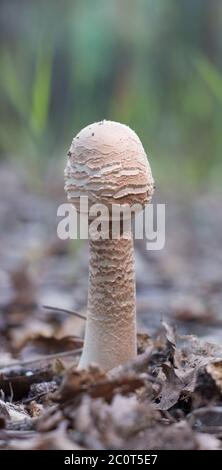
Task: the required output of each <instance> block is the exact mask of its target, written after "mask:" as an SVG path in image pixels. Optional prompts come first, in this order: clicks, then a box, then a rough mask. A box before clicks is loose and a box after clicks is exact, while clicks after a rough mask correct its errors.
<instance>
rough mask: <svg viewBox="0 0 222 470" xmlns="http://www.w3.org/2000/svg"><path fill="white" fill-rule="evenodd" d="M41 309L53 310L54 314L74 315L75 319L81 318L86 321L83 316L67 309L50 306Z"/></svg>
mask: <svg viewBox="0 0 222 470" xmlns="http://www.w3.org/2000/svg"><path fill="white" fill-rule="evenodd" d="M42 307H43V308H45V309H46V310H55V311H56V312H61V313H67V315H74V316H75V317H79V318H82V319H83V320H86V317H85V315H83V314H82V313H79V312H75V311H73V310H68V309H67V308H60V307H52V306H51V305H42Z"/></svg>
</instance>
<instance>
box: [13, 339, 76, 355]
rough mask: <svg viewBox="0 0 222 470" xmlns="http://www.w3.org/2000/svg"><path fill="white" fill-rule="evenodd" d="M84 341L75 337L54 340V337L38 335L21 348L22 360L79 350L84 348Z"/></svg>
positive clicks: (27, 340)
mask: <svg viewBox="0 0 222 470" xmlns="http://www.w3.org/2000/svg"><path fill="white" fill-rule="evenodd" d="M82 343H83V341H82V339H81V338H79V339H78V338H76V337H73V336H66V337H63V338H60V339H58V338H54V337H53V336H49V337H47V336H42V335H37V336H36V337H33V338H29V339H25V341H24V342H23V344H22V345H21V348H20V351H19V353H20V357H21V358H22V359H28V358H29V359H32V358H34V357H36V356H37V357H38V356H41V355H47V354H54V353H59V352H65V351H72V350H74V349H79V348H81V346H82Z"/></svg>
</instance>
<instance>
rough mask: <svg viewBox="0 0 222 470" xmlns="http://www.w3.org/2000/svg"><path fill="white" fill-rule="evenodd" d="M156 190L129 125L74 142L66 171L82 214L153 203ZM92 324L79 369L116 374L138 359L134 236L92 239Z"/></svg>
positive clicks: (97, 126)
mask: <svg viewBox="0 0 222 470" xmlns="http://www.w3.org/2000/svg"><path fill="white" fill-rule="evenodd" d="M153 190H154V182H153V178H152V173H151V169H150V166H149V163H148V160H147V156H146V153H145V151H144V148H143V146H142V143H141V141H140V139H139V138H138V136H137V135H136V133H135V132H134V131H133V130H131V129H130V128H129V127H128V126H126V125H124V124H120V123H118V122H113V121H101V122H96V123H93V124H91V125H89V126H87V127H85V128H84V129H82V130H81V131H80V132H79V134H78V135H77V136H76V137H75V138H74V139H73V141H72V144H71V147H70V150H69V152H68V161H67V165H66V169H65V191H66V193H67V198H68V200H69V201H70V202H72V204H74V206H75V207H76V208H77V209H78V210H79V207H80V196H88V200H89V205H92V204H94V203H100V204H105V205H106V207H108V208H109V214H110V217H111V216H112V212H111V207H112V205H113V204H115V205H116V204H120V205H126V204H128V205H129V206H130V208H131V207H132V206H133V205H135V204H138V203H139V204H140V205H141V206H142V207H144V206H145V204H147V203H149V202H150V201H151V198H152V194H153ZM89 251H90V257H89V286H88V307H87V321H86V331H85V340H84V347H83V353H82V356H81V358H80V363H79V368H86V367H87V366H88V365H89V364H91V363H96V364H97V365H99V366H100V367H101V368H102V369H104V370H110V369H112V368H114V367H116V366H118V365H120V364H124V363H126V362H128V361H129V360H131V359H134V358H135V357H136V354H137V337H136V292H135V266H134V248H133V237H132V233H130V237H129V238H128V239H127V238H125V237H124V236H123V233H121V234H120V237H119V239H111V238H109V239H99V240H94V239H92V238H91V239H89Z"/></svg>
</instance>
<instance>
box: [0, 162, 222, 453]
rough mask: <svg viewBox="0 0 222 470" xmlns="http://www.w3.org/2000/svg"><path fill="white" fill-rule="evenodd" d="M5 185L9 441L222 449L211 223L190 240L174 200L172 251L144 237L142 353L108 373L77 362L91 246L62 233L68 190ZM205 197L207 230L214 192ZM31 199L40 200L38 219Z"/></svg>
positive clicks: (221, 351)
mask: <svg viewBox="0 0 222 470" xmlns="http://www.w3.org/2000/svg"><path fill="white" fill-rule="evenodd" d="M10 171H11V170H9V169H7V168H6V169H5V172H6V173H7V172H10ZM3 174H4V172H3ZM10 174H11V173H10ZM4 179H5V177H4ZM7 179H8V178H7ZM0 183H1V176H0ZM3 186H4V185H3ZM3 186H2V184H0V197H1V203H2V204H3V205H5V210H4V211H3V215H2V216H1V214H0V222H1V227H3V229H2V237H1V238H2V242H1V243H2V244H1V247H0V261H1V268H0V345H1V346H0V449H33V450H34V449H70V450H74V449H186V450H189V449H194V450H200V449H222V346H221V345H220V340H221V338H222V336H221V333H220V328H218V327H219V326H221V320H222V315H221V307H220V306H221V301H222V296H221V292H222V291H221V281H220V278H221V274H222V273H221V271H220V268H221V259H220V256H219V255H218V260H212V256H211V252H210V248H209V243H207V242H208V241H209V240H208V239H207V238H206V237H207V236H208V235H207V231H205V232H204V230H202V231H201V233H200V232H198V227H196V229H195V230H196V239H195V230H194V231H193V234H192V236H193V244H192V246H190V245H188V242H187V240H189V243H190V230H189V231H188V233H187V234H186V228H184V231H183V233H180V232H179V233H178V230H175V227H176V228H178V227H180V226H182V225H181V223H179V217H180V216H179V215H178V207H177V206H176V204H175V203H174V204H171V206H170V207H171V209H170V210H171V211H172V213H171V218H172V220H173V221H174V225H173V228H172V232H171V233H170V236H169V242H168V248H167V250H164V251H163V252H161V253H160V254H159V255H158V257H156V258H155V257H154V255H153V254H152V253H147V252H146V253H144V251H143V250H144V248H142V245H140V244H139V243H138V244H137V246H136V262H137V282H138V326H139V331H142V332H139V333H138V356H137V358H136V359H135V360H134V361H132V362H130V363H128V364H125V365H123V366H120V367H118V368H116V369H113V370H111V371H109V372H108V373H105V372H104V371H102V370H99V369H98V368H97V367H96V366H95V365H92V366H91V367H89V368H88V369H87V370H78V369H77V364H78V358H79V355H80V353H81V349H82V344H83V339H82V338H83V334H84V325H85V323H84V318H85V305H86V293H87V253H85V250H83V251H81V250H80V254H79V259H78V254H76V255H75V256H74V254H73V252H70V247H69V245H68V244H67V243H66V242H64V243H61V242H60V241H59V242H58V240H57V239H56V236H55V234H56V217H55V214H56V208H57V202H59V201H60V202H61V200H62V198H63V195H62V194H61V193H59V194H58V201H55V195H54V193H53V197H51V196H50V193H48V194H46V196H45V197H43V196H39V195H36V194H35V195H34V194H32V193H29V192H28V191H27V188H24V187H23V185H18V187H17V189H16V191H17V192H18V197H16V198H15V196H14V194H12V195H11V197H10V194H9V193H8V194H7V199H6V197H5V192H3V193H2V194H1V187H3ZM196 205H197V206H198V209H200V214H202V217H203V219H202V229H203V228H204V220H205V219H206V220H207V213H206V214H205V212H204V211H205V210H207V209H206V208H207V207H208V206H209V207H210V210H211V212H212V200H210V201H206V200H205V201H204V200H201V201H198V200H197V203H196ZM24 206H28V207H30V208H31V210H30V213H29V217H28V218H27V220H25V219H24V218H23V219H22V218H21V214H22V213H23V210H24ZM220 207H221V206H220V203H219V202H218V208H220ZM12 209H13V214H14V215H13V218H12V219H11V220H10V221H8V218H7V217H5V216H4V214H6V212H7V211H11V212H12ZM40 209H41V215H40ZM180 211H181V205H179V212H180ZM215 213H217V214H219V210H217V209H216V208H215ZM52 214H54V216H52ZM3 216H4V217H3ZM1 217H3V219H4V220H3V219H1ZM22 220H23V221H22ZM219 222H220V221H218V220H217V221H215V226H214V227H212V230H213V232H212V233H219V227H221V224H220V225H219ZM7 224H8V225H7ZM183 226H184V227H185V225H184V224H183ZM27 229H28V234H29V236H28V237H27V236H26V233H27ZM173 229H174V230H173ZM188 234H189V237H188ZM177 237H180V239H179V238H177ZM49 240H50V241H49ZM178 240H179V241H178ZM181 240H183V243H182V242H181ZM197 240H198V250H196V249H195V248H196V245H197ZM177 246H180V251H181V256H180V257H179V256H178V254H177V253H176V252H175V247H177ZM219 248H220V240H219V239H218V240H217V239H215V240H214V250H217V252H218V253H220V250H219ZM207 250H209V252H207ZM190 254H192V261H193V262H192V263H190V262H188V259H189V256H190ZM213 263H214V264H213ZM196 266H198V269H197V270H196ZM148 274H149V278H148V280H146V276H147V275H148ZM42 305H45V306H46V307H47V310H45V308H43V307H42ZM53 305H54V307H53ZM162 312H164V321H160V319H161V316H162ZM172 323H173V324H174V327H172V326H171V325H172ZM175 325H176V327H175ZM70 332H71V333H72V335H70ZM191 332H192V333H193V334H192V335H191V334H190V333H191ZM194 333H195V334H194ZM212 339H213V340H214V342H212Z"/></svg>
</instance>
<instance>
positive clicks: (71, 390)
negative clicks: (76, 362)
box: [55, 367, 144, 402]
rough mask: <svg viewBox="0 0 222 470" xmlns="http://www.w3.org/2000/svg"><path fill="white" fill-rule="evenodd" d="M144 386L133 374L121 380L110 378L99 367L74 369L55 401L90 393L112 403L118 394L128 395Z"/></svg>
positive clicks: (68, 375)
mask: <svg viewBox="0 0 222 470" xmlns="http://www.w3.org/2000/svg"><path fill="white" fill-rule="evenodd" d="M143 385H144V380H143V379H142V378H140V377H137V376H135V375H133V374H131V375H130V374H128V375H125V376H121V378H108V376H107V375H106V374H105V373H104V372H102V371H100V369H98V368H97V367H90V368H89V369H88V370H76V369H72V370H69V371H68V372H67V374H66V376H65V378H64V381H63V383H62V385H61V387H60V389H59V391H58V393H56V395H55V399H56V400H57V401H60V402H61V401H62V402H64V401H68V400H72V399H74V398H75V397H76V396H78V395H81V394H83V393H88V394H89V395H90V396H91V397H93V398H98V397H102V398H104V399H105V400H107V401H111V399H112V398H113V396H114V395H115V394H116V393H121V394H123V395H126V394H128V393H130V392H133V391H135V390H137V389H138V388H140V387H142V386H143Z"/></svg>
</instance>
